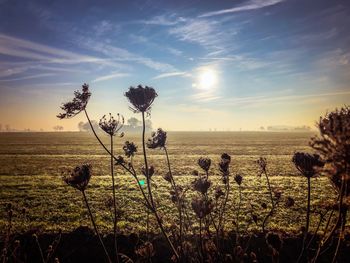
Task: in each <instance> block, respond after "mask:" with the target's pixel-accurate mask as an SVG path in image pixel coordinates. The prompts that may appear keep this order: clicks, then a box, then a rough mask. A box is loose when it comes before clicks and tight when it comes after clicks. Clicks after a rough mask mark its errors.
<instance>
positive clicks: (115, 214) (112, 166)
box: [110, 135, 119, 263]
mask: <svg viewBox="0 0 350 263" xmlns="http://www.w3.org/2000/svg"><path fill="white" fill-rule="evenodd" d="M110 137H111V174H112V189H113V208H114V220H113V234H114V252H115V257H116V259H117V262H118V263H119V257H118V244H117V204H116V194H115V181H114V163H113V160H114V159H113V136H112V135H111V136H110Z"/></svg>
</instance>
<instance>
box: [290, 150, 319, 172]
mask: <svg viewBox="0 0 350 263" xmlns="http://www.w3.org/2000/svg"><path fill="white" fill-rule="evenodd" d="M292 161H293V163H294V165H295V167H296V168H297V169H298V170H299V171H300V172H301V174H302V175H304V176H305V177H308V178H311V177H313V176H314V175H316V173H317V168H319V167H323V166H324V163H323V162H322V161H321V159H320V156H319V155H317V154H312V155H311V154H308V153H303V152H296V153H294V155H293V159H292Z"/></svg>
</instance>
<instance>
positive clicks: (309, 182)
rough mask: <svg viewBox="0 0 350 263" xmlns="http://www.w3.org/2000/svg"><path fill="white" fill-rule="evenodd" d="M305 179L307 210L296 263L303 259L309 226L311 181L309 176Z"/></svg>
mask: <svg viewBox="0 0 350 263" xmlns="http://www.w3.org/2000/svg"><path fill="white" fill-rule="evenodd" d="M306 178H307V209H306V225H305V233H304V237H303V243H302V247H301V252H300V255H299V257H298V260H297V262H300V260H301V259H302V258H303V256H304V252H305V243H306V238H307V235H308V233H309V225H310V200H311V179H310V177H309V176H307V177H306Z"/></svg>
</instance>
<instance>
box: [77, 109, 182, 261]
mask: <svg viewBox="0 0 350 263" xmlns="http://www.w3.org/2000/svg"><path fill="white" fill-rule="evenodd" d="M84 112H85V115H86V118H87V120H88V122H89V124H90V127H91V130H92V132H93V134H94V135H95V137H96V139H97V141H98V142H99V143H100V144H101V146H102V147H103V148H104V149H105V151H106V152H107V153H108V154H109V155H111V156H112V157H113V159H114V160H116V161H117V158H116V157H115V156H114V155H113V154H112V153H111V152H110V151H109V150H108V149H107V147H106V146H105V145H104V144H103V142H102V141H101V139H100V138H99V137H98V135H97V133H96V131H95V129H94V127H93V126H92V123H91V120H90V118H89V115H88V114H87V111H86V110H85V109H84ZM143 120H144V114H143ZM143 128H144V129H145V122H143ZM144 129H143V130H144ZM143 138H144V132H143ZM143 146H144V140H143ZM146 161H147V159H146ZM121 166H122V167H123V168H124V169H125V170H126V171H128V172H129V173H130V174H131V175H132V176H133V177H134V178H135V179H136V180H137V184H138V185H139V189H140V191H141V193H142V195H143V197H144V199H145V201H146V203H147V206H149V208H151V209H152V212H153V213H154V215H155V217H156V219H157V223H158V225H159V228H160V229H161V231H162V233H163V235H164V237H165V239H166V240H167V242H168V244H169V245H170V247H171V249H172V251H173V253H174V254H175V257H176V258H177V259H179V256H178V254H177V252H176V249H175V247H174V245H173V244H172V242H171V241H170V239H169V237H168V235H167V234H166V233H165V230H164V228H163V225H162V222H161V219H160V217H159V215H158V213H157V211H156V210H155V207H154V206H152V204H153V199H152V200H151V202H150V200H148V198H147V197H146V195H145V193H144V191H143V189H142V187H141V186H140V184H139V182H138V179H137V176H136V173H134V172H133V171H131V170H130V169H129V168H127V167H126V166H125V165H124V164H121ZM147 173H148V169H147ZM151 196H152V195H151Z"/></svg>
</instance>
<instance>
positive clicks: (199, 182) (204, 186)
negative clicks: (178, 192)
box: [192, 177, 211, 194]
mask: <svg viewBox="0 0 350 263" xmlns="http://www.w3.org/2000/svg"><path fill="white" fill-rule="evenodd" d="M210 185H211V182H210V181H209V180H208V179H206V178H204V177H199V178H196V179H195V180H194V181H193V182H192V187H193V189H194V190H196V191H198V192H200V193H202V194H205V193H206V192H208V189H209V187H210Z"/></svg>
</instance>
